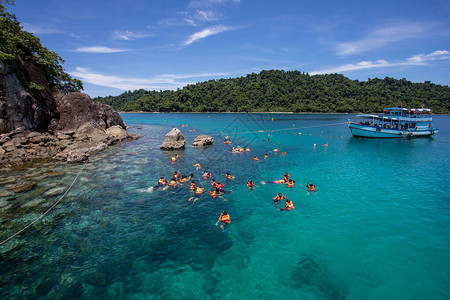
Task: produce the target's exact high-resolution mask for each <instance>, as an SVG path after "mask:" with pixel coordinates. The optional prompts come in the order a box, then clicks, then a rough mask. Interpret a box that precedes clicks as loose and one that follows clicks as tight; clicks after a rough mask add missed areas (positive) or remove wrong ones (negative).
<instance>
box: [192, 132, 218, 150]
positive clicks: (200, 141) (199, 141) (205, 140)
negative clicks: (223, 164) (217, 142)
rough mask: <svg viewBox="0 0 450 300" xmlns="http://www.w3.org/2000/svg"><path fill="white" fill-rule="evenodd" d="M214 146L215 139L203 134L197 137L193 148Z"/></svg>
mask: <svg viewBox="0 0 450 300" xmlns="http://www.w3.org/2000/svg"><path fill="white" fill-rule="evenodd" d="M213 144H214V139H213V138H212V137H211V136H210V135H205V134H201V135H199V136H197V137H196V138H195V140H194V142H193V143H192V146H196V147H205V146H211V145H213Z"/></svg>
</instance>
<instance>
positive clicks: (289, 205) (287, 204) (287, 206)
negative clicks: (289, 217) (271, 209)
mask: <svg viewBox="0 0 450 300" xmlns="http://www.w3.org/2000/svg"><path fill="white" fill-rule="evenodd" d="M294 208H295V207H294V204H293V203H292V201H291V200H289V199H287V198H286V202H285V203H284V207H282V208H279V209H278V210H280V211H281V210H293V209H294Z"/></svg>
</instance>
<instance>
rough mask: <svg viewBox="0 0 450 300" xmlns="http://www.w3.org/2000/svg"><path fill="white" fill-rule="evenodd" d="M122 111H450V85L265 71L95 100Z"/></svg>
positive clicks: (142, 90)
mask: <svg viewBox="0 0 450 300" xmlns="http://www.w3.org/2000/svg"><path fill="white" fill-rule="evenodd" d="M93 100H94V101H98V102H101V103H104V104H107V105H110V106H111V107H113V108H114V109H115V110H117V111H123V112H274V111H277V112H296V113H297V112H319V113H359V112H361V113H369V112H381V111H382V109H383V108H385V107H392V106H395V107H396V106H403V107H411V108H420V107H422V106H424V107H426V108H431V109H433V112H434V113H436V114H449V113H450V87H448V86H442V85H438V84H434V83H431V82H429V81H425V82H423V83H413V82H411V81H409V80H406V79H404V78H403V79H394V78H390V77H386V78H384V79H379V78H374V79H368V80H367V81H358V80H351V79H349V78H347V77H345V76H343V75H341V74H325V75H309V74H308V73H304V72H300V71H283V70H267V71H261V72H260V73H258V74H256V73H252V74H248V75H246V76H243V77H239V78H229V79H218V80H209V81H205V82H199V83H196V84H192V85H187V86H185V87H184V88H182V89H178V90H176V91H172V90H166V91H147V90H144V89H140V90H135V91H127V92H124V93H122V94H121V95H118V96H107V97H97V98H94V99H93Z"/></svg>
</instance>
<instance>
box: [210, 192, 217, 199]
mask: <svg viewBox="0 0 450 300" xmlns="http://www.w3.org/2000/svg"><path fill="white" fill-rule="evenodd" d="M209 195H210V196H211V197H213V198H216V197H217V193H216V191H210V192H209Z"/></svg>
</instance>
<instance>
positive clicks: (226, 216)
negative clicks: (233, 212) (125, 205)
mask: <svg viewBox="0 0 450 300" xmlns="http://www.w3.org/2000/svg"><path fill="white" fill-rule="evenodd" d="M220 221H222V222H224V223H227V224H230V223H231V220H230V215H222V216H221V217H220Z"/></svg>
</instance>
